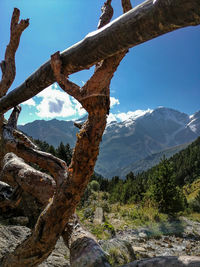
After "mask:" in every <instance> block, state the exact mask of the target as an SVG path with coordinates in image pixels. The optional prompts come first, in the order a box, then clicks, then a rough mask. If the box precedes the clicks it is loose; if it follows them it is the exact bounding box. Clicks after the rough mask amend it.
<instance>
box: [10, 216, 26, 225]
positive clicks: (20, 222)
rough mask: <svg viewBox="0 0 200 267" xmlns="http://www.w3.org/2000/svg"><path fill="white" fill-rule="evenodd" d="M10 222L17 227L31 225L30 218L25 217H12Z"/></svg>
mask: <svg viewBox="0 0 200 267" xmlns="http://www.w3.org/2000/svg"><path fill="white" fill-rule="evenodd" d="M9 222H10V223H11V224H15V225H22V226H26V225H28V223H29V219H28V217H25V216H18V217H12V218H10V219H9Z"/></svg>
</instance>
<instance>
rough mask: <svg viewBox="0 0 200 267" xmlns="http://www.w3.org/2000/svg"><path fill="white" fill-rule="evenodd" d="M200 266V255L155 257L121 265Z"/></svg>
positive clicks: (129, 266) (147, 266)
mask: <svg viewBox="0 0 200 267" xmlns="http://www.w3.org/2000/svg"><path fill="white" fill-rule="evenodd" d="M173 266H174V267H186V266H187V267H200V257H195V256H193V257H191V256H181V257H157V258H153V259H146V260H138V261H135V262H132V263H129V264H126V265H123V266H121V267H173Z"/></svg>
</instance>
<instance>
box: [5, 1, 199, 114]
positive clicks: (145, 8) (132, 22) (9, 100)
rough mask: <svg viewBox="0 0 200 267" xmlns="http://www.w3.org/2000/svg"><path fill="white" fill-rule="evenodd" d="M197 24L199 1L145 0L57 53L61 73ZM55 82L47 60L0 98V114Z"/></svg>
mask: <svg viewBox="0 0 200 267" xmlns="http://www.w3.org/2000/svg"><path fill="white" fill-rule="evenodd" d="M198 24H200V1H199V0H190V1H188V0H168V1H166V0H147V1H146V2H144V3H142V4H141V5H139V6H137V7H136V8H133V9H132V10H130V11H129V12H128V13H126V14H125V15H122V16H120V17H119V18H117V19H116V20H114V21H113V22H111V23H109V24H108V25H106V26H105V27H103V28H101V29H99V30H97V31H95V32H92V33H90V34H88V35H87V36H86V37H85V38H84V39H83V40H82V41H80V42H78V43H77V44H75V45H73V46H72V47H69V48H68V49H66V50H65V51H63V52H62V53H61V59H62V67H63V73H65V74H68V75H69V74H71V73H74V72H77V71H80V70H83V69H87V68H89V67H91V66H92V65H94V64H96V63H97V62H99V61H101V60H103V59H105V58H107V57H109V56H112V55H114V54H116V53H118V52H120V51H123V50H126V49H128V48H130V47H133V46H136V45H138V44H141V43H143V42H146V41H148V40H151V39H153V38H155V37H158V36H160V35H162V34H165V33H168V32H170V31H173V30H176V29H179V28H182V27H186V26H194V25H198ZM54 82H55V77H54V75H53V71H52V69H51V66H50V60H49V61H47V62H46V63H44V64H43V65H42V66H41V67H40V68H39V69H38V70H36V71H35V73H33V74H32V75H31V76H30V77H29V78H28V79H27V80H26V81H25V82H24V83H22V84H21V85H20V86H19V87H17V88H16V89H15V90H13V91H11V92H10V93H9V94H8V95H7V96H5V97H3V98H2V99H0V113H4V112H6V111H7V110H9V109H10V108H12V107H13V106H16V105H18V104H20V103H22V102H24V101H25V100H27V99H29V98H31V97H33V96H35V95H36V94H38V93H39V92H40V91H42V90H43V89H44V88H46V87H47V86H49V85H51V84H52V83H54Z"/></svg>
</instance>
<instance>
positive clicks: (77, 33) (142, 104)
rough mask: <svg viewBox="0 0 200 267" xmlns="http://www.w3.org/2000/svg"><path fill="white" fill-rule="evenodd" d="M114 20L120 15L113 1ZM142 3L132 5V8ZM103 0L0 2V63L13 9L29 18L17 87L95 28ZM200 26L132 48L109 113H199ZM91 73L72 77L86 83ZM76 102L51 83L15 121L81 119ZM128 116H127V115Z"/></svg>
mask: <svg viewBox="0 0 200 267" xmlns="http://www.w3.org/2000/svg"><path fill="white" fill-rule="evenodd" d="M112 2H113V7H114V10H115V13H114V18H116V17H117V16H119V15H120V14H121V12H122V10H121V6H120V2H121V1H120V0H113V1H112ZM140 2H142V1H132V3H134V5H136V4H138V3H140ZM103 3H104V0H103V1H102V0H84V1H83V0H59V1H56V0H43V1H41V0H28V1H27V0H1V1H0V60H2V59H3V58H4V51H5V48H6V45H7V44H8V41H9V27H10V19H11V15H12V11H13V8H14V7H18V8H19V9H20V10H21V18H24V19H25V18H30V26H29V27H28V28H27V29H26V30H25V31H24V33H23V35H22V38H21V42H20V46H19V49H18V51H17V54H16V67H17V75H16V79H15V81H14V83H13V85H12V87H11V89H10V90H12V89H13V88H15V87H16V86H18V85H19V84H21V83H22V82H23V81H24V80H25V79H26V78H27V77H28V76H29V75H30V74H31V73H32V72H34V71H35V70H36V69H37V68H38V67H39V66H40V65H41V64H42V63H44V62H45V61H46V60H48V59H49V58H50V55H51V54H53V53H54V52H56V51H58V50H59V51H62V50H64V49H66V48H67V47H69V46H71V45H73V44H74V43H76V42H78V41H79V40H81V39H83V38H84V36H85V35H86V34H87V33H89V32H91V31H94V30H96V26H97V24H98V19H99V16H100V10H101V6H102V4H103ZM199 47H200V27H199V26H197V27H187V28H184V29H180V30H177V31H174V32H172V33H169V34H166V35H163V36H160V37H158V38H156V39H154V40H151V41H149V42H146V43H144V44H142V45H139V46H137V47H134V48H132V49H130V51H129V53H128V54H127V56H126V58H125V59H124V60H123V62H122V63H121V65H120V66H119V68H118V70H117V72H116V73H115V76H114V78H113V80H112V83H111V97H112V99H111V103H112V108H111V114H112V115H113V116H115V117H118V118H120V116H121V117H122V115H123V118H126V114H130V111H135V110H146V109H148V108H149V109H154V108H156V107H158V106H165V107H170V108H174V109H177V110H179V111H182V112H185V113H187V114H193V113H194V112H196V111H198V110H200V101H199V99H200V52H199ZM92 70H93V69H91V70H89V71H82V72H79V73H77V74H74V75H72V76H70V79H71V80H72V81H74V82H76V83H77V84H79V85H82V84H84V82H86V81H87V79H88V78H89V77H90V75H91V74H92ZM84 112H85V111H84V110H83V109H82V108H81V106H80V105H79V103H78V102H77V101H75V100H73V99H72V98H70V97H69V96H67V95H66V93H64V92H62V90H60V89H59V87H58V86H57V85H56V84H54V85H53V86H51V87H49V88H47V89H46V90H44V91H43V92H41V93H40V94H39V95H38V96H36V97H34V98H33V99H32V100H29V101H28V102H27V103H26V104H23V105H22V113H21V115H20V119H19V122H20V123H23V124H24V123H27V122H30V121H33V120H35V119H46V120H47V119H52V118H58V119H64V120H68V119H75V118H77V117H80V116H83V115H84ZM128 112H129V113H128Z"/></svg>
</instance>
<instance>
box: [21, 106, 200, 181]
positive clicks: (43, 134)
mask: <svg viewBox="0 0 200 267" xmlns="http://www.w3.org/2000/svg"><path fill="white" fill-rule="evenodd" d="M199 121H200V112H197V113H195V114H194V115H192V116H189V115H187V114H185V113H182V112H179V111H177V110H173V109H169V108H164V107H160V108H157V109H155V110H147V111H144V112H142V113H141V114H139V115H138V112H133V113H132V115H131V116H130V117H129V118H127V119H126V120H124V121H116V120H115V121H110V122H109V123H108V124H107V127H106V130H105V133H104V135H103V140H102V143H101V146H100V154H99V158H98V161H97V164H96V168H95V170H96V172H97V173H100V174H101V175H103V176H104V177H109V178H110V177H112V176H114V175H118V173H119V170H122V169H123V168H126V166H128V165H130V164H131V165H134V163H136V162H139V161H140V160H143V159H145V158H146V157H148V156H151V155H152V154H155V153H158V152H161V151H163V150H166V149H169V148H172V147H175V146H179V145H182V144H185V143H189V142H191V141H193V140H195V139H196V138H197V137H198V136H199V133H200V123H199ZM19 129H20V130H22V131H23V132H25V133H27V134H28V135H29V136H32V137H33V138H34V139H40V140H42V141H46V142H48V143H49V144H52V145H54V146H58V145H59V144H60V142H61V141H62V142H63V143H69V144H70V146H71V147H73V146H74V144H75V140H76V133H77V131H78V129H77V128H76V127H74V126H73V122H72V121H58V120H56V119H54V120H51V121H44V120H42V121H34V122H32V123H28V124H26V125H24V126H22V125H21V126H19ZM172 150H173V149H172ZM136 165H137V164H136ZM150 165H151V164H150ZM151 166H152V165H151Z"/></svg>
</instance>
